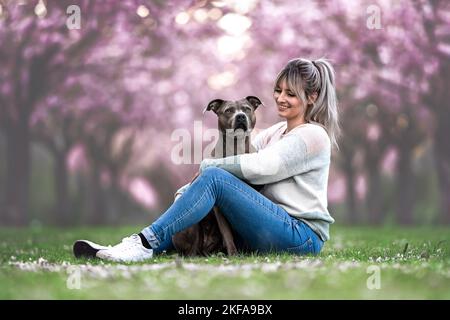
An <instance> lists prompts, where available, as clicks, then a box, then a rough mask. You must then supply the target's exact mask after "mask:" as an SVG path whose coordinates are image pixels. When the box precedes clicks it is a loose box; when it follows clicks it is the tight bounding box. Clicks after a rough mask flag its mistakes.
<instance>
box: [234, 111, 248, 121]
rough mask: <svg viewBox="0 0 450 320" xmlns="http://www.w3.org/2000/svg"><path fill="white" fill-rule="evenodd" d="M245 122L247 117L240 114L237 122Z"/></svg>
mask: <svg viewBox="0 0 450 320" xmlns="http://www.w3.org/2000/svg"><path fill="white" fill-rule="evenodd" d="M245 120H247V119H246V117H245V114H242V113H240V114H238V115H236V121H237V122H244V121H245Z"/></svg>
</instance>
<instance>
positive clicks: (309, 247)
mask: <svg viewBox="0 0 450 320" xmlns="http://www.w3.org/2000/svg"><path fill="white" fill-rule="evenodd" d="M286 251H287V252H289V253H294V254H312V253H314V246H313V241H312V239H311V237H308V239H307V240H306V241H305V242H304V243H303V244H301V245H299V246H295V247H290V248H287V249H286Z"/></svg>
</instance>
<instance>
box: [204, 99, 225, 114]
mask: <svg viewBox="0 0 450 320" xmlns="http://www.w3.org/2000/svg"><path fill="white" fill-rule="evenodd" d="M223 102H224V101H223V100H222V99H215V100H213V101H211V102H210V103H208V106H206V108H205V109H204V110H203V113H205V112H206V111H211V110H212V111H214V113H217V111H218V110H219V108H220V107H221V106H222V103H223Z"/></svg>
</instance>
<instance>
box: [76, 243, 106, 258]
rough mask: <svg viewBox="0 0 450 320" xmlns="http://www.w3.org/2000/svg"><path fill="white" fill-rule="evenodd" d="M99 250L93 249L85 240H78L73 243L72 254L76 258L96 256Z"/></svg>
mask: <svg viewBox="0 0 450 320" xmlns="http://www.w3.org/2000/svg"><path fill="white" fill-rule="evenodd" d="M99 251H100V249H95V248H94V247H92V246H91V245H90V244H89V243H87V242H86V241H82V240H78V241H76V242H75V243H74V244H73V254H74V255H75V257H76V258H96V257H97V252H99Z"/></svg>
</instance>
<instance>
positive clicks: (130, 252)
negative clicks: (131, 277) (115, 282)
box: [96, 234, 153, 262]
mask: <svg viewBox="0 0 450 320" xmlns="http://www.w3.org/2000/svg"><path fill="white" fill-rule="evenodd" d="M96 256H97V257H98V258H100V259H105V260H111V261H116V262H139V261H144V260H148V259H150V258H152V257H153V250H152V249H147V248H146V247H144V246H143V245H142V241H141V238H140V237H139V235H137V234H133V235H131V236H130V237H127V238H124V239H123V240H122V242H121V243H119V244H117V245H115V246H113V247H111V248H106V249H102V250H99V251H98V252H97V253H96Z"/></svg>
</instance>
